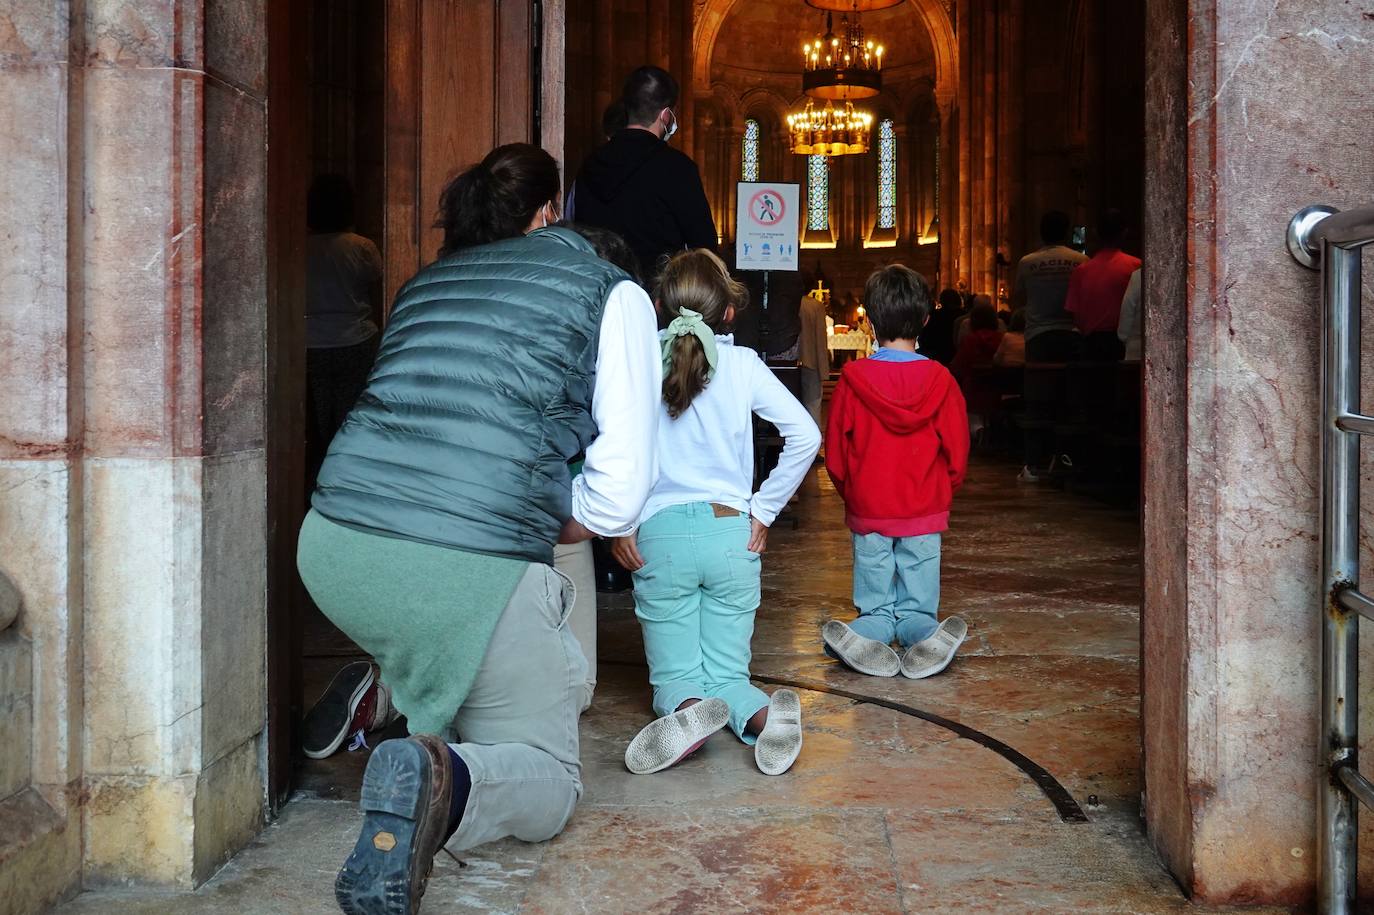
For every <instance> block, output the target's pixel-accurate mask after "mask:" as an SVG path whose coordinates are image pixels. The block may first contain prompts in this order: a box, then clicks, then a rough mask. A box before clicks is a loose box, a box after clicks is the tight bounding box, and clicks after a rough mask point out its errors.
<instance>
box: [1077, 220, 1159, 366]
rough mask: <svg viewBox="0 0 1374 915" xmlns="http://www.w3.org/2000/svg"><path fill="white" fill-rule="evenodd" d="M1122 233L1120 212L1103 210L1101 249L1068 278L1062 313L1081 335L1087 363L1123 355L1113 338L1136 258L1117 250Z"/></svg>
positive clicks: (1118, 358)
mask: <svg viewBox="0 0 1374 915" xmlns="http://www.w3.org/2000/svg"><path fill="white" fill-rule="evenodd" d="M1126 232H1127V225H1126V219H1125V217H1124V216H1122V214H1121V211H1120V210H1106V211H1104V212H1103V213H1102V217H1101V219H1099V220H1098V225H1097V238H1098V241H1099V242H1100V244H1101V246H1102V247H1101V248H1100V249H1099V250H1098V252H1097V254H1096V255H1094V256H1093V258H1092V260H1090V261H1088V262H1087V263H1086V264H1083V265H1081V266H1080V267H1078V268H1077V269H1076V270H1074V272H1073V274H1072V275H1071V276H1070V277H1069V296H1068V299H1067V300H1066V301H1065V303H1064V310H1065V311H1067V312H1068V313H1069V314H1071V315H1073V320H1074V324H1075V325H1076V326H1077V327H1078V332H1079V333H1081V334H1082V335H1083V358H1084V359H1085V360H1087V361H1089V362H1120V361H1121V359H1122V357H1123V356H1124V355H1125V348H1124V347H1123V346H1122V343H1121V340H1120V338H1118V337H1117V335H1116V329H1117V324H1118V323H1119V322H1120V320H1121V299H1122V297H1123V296H1124V295H1125V294H1126V287H1127V286H1128V285H1129V284H1130V282H1131V274H1132V273H1135V272H1136V271H1137V270H1139V269H1140V258H1138V257H1133V256H1131V255H1129V254H1127V253H1126V252H1125V251H1122V250H1121V245H1122V243H1123V242H1125V240H1126Z"/></svg>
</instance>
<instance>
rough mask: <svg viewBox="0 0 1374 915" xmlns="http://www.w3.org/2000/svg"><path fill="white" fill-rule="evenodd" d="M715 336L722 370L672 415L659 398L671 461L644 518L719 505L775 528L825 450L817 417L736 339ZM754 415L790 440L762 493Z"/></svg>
mask: <svg viewBox="0 0 1374 915" xmlns="http://www.w3.org/2000/svg"><path fill="white" fill-rule="evenodd" d="M716 340H717V343H718V344H719V354H720V358H719V360H718V361H717V364H716V373H715V375H714V376H713V377H712V379H711V381H710V383H709V384H707V385H706V389H705V390H704V391H702V392H701V393H700V394H698V395H697V396H696V399H695V400H693V401H692V404H691V406H689V407H688V408H687V410H686V411H685V412H684V413H683V414H682V415H681V416H679V417H678V418H677V419H673V418H671V417H670V416H669V415H668V410H667V407H666V406H664V405H663V403H662V399H661V398H660V399H659V404H658V411H659V414H658V451H659V453H660V454H662V455H664V456H665V457H666V458H667V459H666V460H665V461H664V462H663V464H662V466H661V467H660V468H659V475H658V482H657V483H655V484H654V488H653V492H652V493H650V495H649V501H648V502H647V503H646V504H645V506H644V511H643V513H642V514H641V515H640V523H643V522H644V521H647V520H648V519H649V518H650V517H652V516H653V515H654V514H655V513H657V512H659V511H661V510H662V509H665V508H669V507H671V506H674V505H685V504H688V503H691V502H714V503H716V504H719V505H728V506H729V507H730V508H733V509H736V510H738V511H741V512H748V513H749V514H751V515H753V516H754V517H755V518H757V519H758V520H759V521H761V522H763V523H764V524H767V525H771V524H772V523H773V521H774V519H776V518H777V516H778V512H780V511H782V509H783V507H784V506H786V505H787V500H788V499H790V498H792V494H793V493H794V492H796V491H797V487H798V486H800V485H801V482H802V478H803V477H805V476H806V472H807V470H809V469H810V467H811V462H812V460H813V459H814V458H815V457H816V452H817V451H818V450H820V447H821V433H820V430H819V429H817V428H816V422H815V420H813V419H812V418H811V414H810V413H808V412H807V410H806V408H805V407H803V406H802V405H801V403H799V402H798V401H797V398H795V397H793V396H792V393H791V392H790V391H788V390H787V388H785V387H783V384H782V382H780V381H778V379H777V377H776V376H775V375H774V374H773V373H772V372H771V371H769V369H768V366H766V365H764V364H763V360H761V359H760V358H759V357H758V355H757V354H756V353H755V352H754V351H753V350H750V349H744V348H742V347H737V346H735V345H734V344H733V338H732V337H728V336H726V337H717V338H716ZM654 390H655V392H657V391H658V390H659V388H658V387H657V386H655V388H654ZM755 413H757V414H758V415H759V416H760V417H762V418H763V419H765V420H767V421H768V422H771V423H772V424H773V425H775V426H777V427H778V431H779V432H781V433H782V436H783V439H784V442H785V444H784V445H783V450H782V456H781V457H780V458H779V459H778V466H777V467H775V468H774V469H773V472H772V473H771V474H769V475H768V479H767V480H765V481H764V482H763V485H762V486H760V487H759V491H758V492H757V493H754V491H753V490H754V422H753V415H754V414H755Z"/></svg>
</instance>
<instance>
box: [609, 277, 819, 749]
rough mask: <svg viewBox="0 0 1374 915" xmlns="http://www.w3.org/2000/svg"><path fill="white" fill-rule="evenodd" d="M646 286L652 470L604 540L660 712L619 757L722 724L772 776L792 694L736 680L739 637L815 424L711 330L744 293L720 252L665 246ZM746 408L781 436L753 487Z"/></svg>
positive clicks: (810, 450)
mask: <svg viewBox="0 0 1374 915" xmlns="http://www.w3.org/2000/svg"><path fill="white" fill-rule="evenodd" d="M656 298H657V304H658V307H659V309H660V310H661V311H662V312H663V313H664V315H665V316H672V318H673V320H672V323H671V324H670V325H669V327H668V329H667V330H666V331H664V332H663V334H662V341H663V366H664V380H663V404H662V413H661V414H660V416H659V424H658V462H659V476H658V481H657V483H655V485H654V487H653V490H652V491H651V493H650V495H649V501H648V503H647V504H646V506H645V508H644V512H643V514H642V515H641V518H640V526H639V529H638V531H637V532H636V533H635V534H631V535H630V536H627V537H622V538H619V539H618V540H617V541H616V542H615V544H614V545H613V552H614V554H615V556H616V558H617V559H618V560H619V561H620V562H621V564H622V565H624V566H625V567H626V568H628V569H630V570H631V571H632V572H633V573H634V581H635V615H636V616H638V617H639V621H640V625H641V627H642V629H643V633H644V650H645V655H646V657H647V659H648V662H649V682H650V683H651V685H652V686H653V690H654V711H655V712H656V713H657V714H658V715H660V716H662V717H660V718H658V719H657V720H656V721H654V722H652V723H650V724H649V725H648V726H646V727H645V728H644V729H643V730H642V731H640V732H639V734H638V736H636V737H635V738H634V740H633V741H631V742H630V745H629V747H628V748H627V749H626V751H625V764H626V766H627V767H629V769H630V770H631V771H632V772H636V773H648V772H657V771H659V770H661V769H666V768H667V767H669V766H671V765H673V764H674V763H676V762H677V761H679V760H681V759H682V758H683V757H685V756H687V755H688V754H690V753H692V752H693V751H695V750H696V749H697V748H698V747H700V746H701V744H702V743H704V742H705V740H706V738H707V737H709V736H711V734H713V733H715V732H716V731H718V730H720V729H721V728H723V727H725V726H726V725H727V724H728V725H730V727H731V728H732V729H733V730H734V732H735V734H737V735H738V736H739V738H740V739H741V740H742V741H744V742H745V743H746V744H753V745H754V757H755V760H756V761H757V763H758V766H759V768H760V769H761V770H762V771H764V772H766V773H768V774H770V775H778V774H781V773H782V772H785V771H787V769H788V768H789V767H791V765H792V763H793V762H794V761H795V760H796V758H797V754H798V753H799V752H800V751H801V740H802V731H801V705H800V702H799V700H798V698H797V694H796V693H794V692H792V691H791V690H787V689H780V690H778V691H776V692H775V693H774V694H773V695H772V697H771V699H770V697H769V696H768V695H767V694H765V693H764V692H762V691H761V690H760V689H758V688H757V687H756V686H754V685H753V684H752V683H750V682H749V658H750V652H749V642H750V639H751V638H752V637H753V632H754V613H755V611H757V609H758V606H759V597H760V583H759V578H760V570H761V565H760V554H762V553H763V551H764V548H765V546H766V545H767V542H768V527H769V525H771V524H772V523H773V520H774V519H775V518H776V517H777V515H778V512H780V511H781V510H782V508H783V507H784V506H785V505H786V504H787V500H788V499H790V498H791V497H792V494H793V493H794V492H796V490H797V487H798V486H800V485H801V481H802V478H803V477H804V476H805V474H806V473H807V471H808V470H809V469H810V467H811V462H812V460H813V459H814V458H815V456H816V451H817V450H818V449H819V448H820V431H819V430H818V429H817V428H816V423H815V421H814V420H812V418H811V416H810V414H809V413H808V412H807V411H806V408H805V407H803V406H802V405H801V404H800V403H799V402H798V401H797V399H796V398H795V397H793V396H792V394H791V393H789V392H788V390H787V389H786V388H785V387H783V385H782V383H781V382H779V381H778V379H777V378H776V377H775V376H774V375H773V373H772V372H771V371H769V369H768V367H767V366H765V365H764V364H763V362H762V361H761V360H760V359H759V357H758V356H757V355H756V354H755V353H754V352H753V351H752V350H749V349H744V348H740V347H736V346H734V344H733V342H732V338H731V337H729V336H721V335H719V331H720V330H721V329H722V328H724V327H725V326H727V325H729V324H730V322H731V321H733V320H734V314H735V309H736V308H737V307H740V306H742V305H743V303H744V299H745V293H744V289H743V287H741V286H740V284H739V283H736V282H735V281H734V280H732V279H731V278H730V275H729V273H728V272H727V270H726V269H725V265H724V264H723V263H721V260H720V258H718V257H716V256H715V255H714V254H712V253H710V252H709V251H704V250H698V251H688V252H684V253H682V254H679V255H677V256H676V257H674V258H673V259H672V260H671V261H670V262H669V263H668V265H667V266H666V267H665V268H664V271H663V273H662V274H661V275H660V277H659V281H658V285H657V288H656ZM755 414H757V415H758V416H760V417H762V418H763V419H765V420H767V421H769V422H771V423H773V425H775V426H777V428H778V430H779V431H780V432H781V433H782V436H783V439H784V441H785V445H784V447H783V452H782V456H781V458H780V459H779V461H778V465H777V467H776V468H775V469H774V470H773V472H772V473H771V474H770V475H769V477H768V479H767V480H765V481H764V483H763V485H762V486H761V487H759V491H758V492H757V493H756V492H754V491H753V474H754V439H753V417H754V415H755Z"/></svg>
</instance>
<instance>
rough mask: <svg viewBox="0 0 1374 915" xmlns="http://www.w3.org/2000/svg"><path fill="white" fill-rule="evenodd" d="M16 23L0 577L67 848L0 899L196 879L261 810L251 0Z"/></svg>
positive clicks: (34, 822) (37, 825)
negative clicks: (19, 640) (26, 659)
mask: <svg viewBox="0 0 1374 915" xmlns="http://www.w3.org/2000/svg"><path fill="white" fill-rule="evenodd" d="M10 9H11V10H12V11H13V12H12V13H11V14H10V16H9V18H8V19H7V23H9V24H12V25H14V26H15V28H14V29H13V31H12V32H11V36H17V40H10V39H9V38H7V40H6V45H5V55H4V57H3V60H4V61H5V63H3V64H0V66H4V67H6V72H5V73H4V79H3V81H0V91H3V92H4V93H5V95H6V97H7V100H6V108H5V110H7V111H10V112H15V113H17V116H15V117H12V118H10V119H9V120H8V121H7V124H8V126H7V127H6V128H4V129H0V144H3V146H4V151H5V153H6V156H5V159H6V161H8V162H11V163H17V165H14V166H13V167H11V168H9V169H6V170H5V178H3V179H0V181H2V182H3V185H0V186H2V187H3V188H4V189H3V191H0V201H3V205H0V212H3V213H4V214H5V217H4V218H5V219H7V220H8V221H9V224H8V225H7V226H6V229H5V234H6V236H7V237H10V238H12V239H14V240H15V243H16V244H17V246H18V257H17V259H16V260H15V261H13V263H16V264H18V265H19V267H20V269H17V270H11V271H7V272H6V274H5V279H4V281H3V282H4V283H5V290H4V300H5V303H6V307H5V308H4V309H0V313H3V315H4V317H3V318H0V321H4V322H6V323H7V325H8V322H14V323H13V325H12V326H7V330H10V331H12V333H10V334H6V337H7V339H10V340H12V341H14V345H13V346H11V347H10V348H9V349H7V353H9V354H11V355H10V358H8V359H7V360H6V364H5V365H4V367H3V368H2V369H0V371H3V372H5V373H7V378H8V381H9V384H8V385H7V389H8V390H10V391H11V392H13V394H12V396H11V397H10V399H9V400H8V401H7V409H6V410H5V411H3V417H4V419H3V425H2V426H0V474H3V475H5V476H7V477H8V479H0V542H4V543H5V544H6V545H7V548H6V551H5V553H4V556H3V559H0V565H3V568H0V573H3V574H5V575H7V576H9V577H11V578H12V579H13V580H14V582H15V585H16V586H17V589H18V591H19V593H20V595H21V598H22V601H23V607H24V610H23V613H22V614H21V617H20V621H19V624H18V625H19V627H20V629H21V631H22V632H23V633H24V635H25V636H26V637H28V638H29V639H30V640H31V641H32V645H33V684H34V693H33V695H34V702H33V708H34V712H35V717H34V724H33V736H34V742H33V753H32V764H33V765H32V783H33V787H34V789H35V791H36V792H37V793H38V794H39V795H40V797H41V799H42V800H43V802H44V804H45V805H46V809H47V813H42V814H40V813H34V812H33V811H32V810H30V813H29V815H28V816H27V820H28V821H29V825H30V826H31V827H32V828H34V829H35V831H36V832H37V833H38V834H53V835H56V834H58V833H59V832H61V830H62V829H65V830H66V833H65V834H66V839H65V840H63V841H62V842H59V843H57V844H56V845H54V846H53V847H51V848H50V849H48V853H47V854H46V855H45V856H44V859H43V860H41V861H37V862H33V869H29V870H27V871H25V870H22V869H21V868H19V867H17V866H15V867H11V866H10V864H11V863H12V862H6V866H5V867H4V868H3V871H4V874H5V876H4V878H3V880H0V890H4V891H5V895H6V900H7V903H10V902H13V901H14V900H13V898H11V897H10V896H9V891H10V890H14V889H15V888H16V887H18V888H20V889H24V888H27V889H29V890H32V891H34V892H37V893H48V894H50V895H51V894H60V893H61V892H63V891H64V890H65V889H66V888H67V887H69V886H70V885H71V884H72V883H73V881H74V880H75V879H76V875H77V873H78V871H76V870H74V865H75V864H76V863H78V862H79V866H80V870H79V874H80V878H81V880H82V882H84V883H85V884H86V885H88V886H89V885H98V884H101V883H113V882H124V881H129V880H136V881H149V882H158V883H167V884H178V885H189V884H191V883H193V882H195V881H197V880H200V879H203V878H204V877H206V876H208V875H209V874H210V873H212V872H213V871H214V869H215V868H216V867H218V865H219V864H220V863H222V862H223V861H224V860H226V859H227V857H228V855H229V854H230V853H232V851H234V850H235V849H236V848H238V847H239V846H241V845H242V844H243V843H245V842H246V841H247V840H248V839H249V838H251V837H252V835H253V834H254V833H255V832H256V830H257V829H258V828H259V826H260V825H261V823H262V817H263V809H264V806H263V801H264V787H263V768H262V761H263V746H262V742H261V739H260V738H261V732H262V727H263V709H264V703H265V675H264V657H265V650H264V631H265V619H266V617H265V577H264V576H265V560H266V547H265V535H266V518H265V510H264V506H265V480H266V470H265V459H264V454H263V441H262V407H263V357H264V336H263V331H264V323H265V316H264V300H265V277H266V266H265V265H266V250H265V246H264V241H263V237H264V232H263V228H264V213H265V206H266V201H265V199H264V194H263V188H264V184H265V175H264V163H265V153H266V136H265V114H266V78H265V73H264V63H265V58H264V55H265V44H266V42H265V28H264V24H263V19H262V15H263V3H262V2H261V0H258V2H248V3H241V4H234V5H225V4H218V3H215V4H206V5H204V6H201V5H189V6H188V5H184V4H177V5H175V6H167V5H160V6H159V5H147V4H130V3H126V2H118V0H88V2H86V3H85V4H83V6H82V7H81V12H82V15H79V16H75V15H74V14H73V11H72V10H71V9H70V8H69V7H68V5H67V4H66V3H56V4H54V3H52V2H46V0H45V2H38V0H33V2H19V3H16V4H12V5H11V7H10ZM72 28H74V29H76V30H77V31H76V32H75V33H72V32H69V29H72ZM12 49H18V51H17V52H14V51H12ZM11 61H16V63H15V65H14V66H13V68H12V69H11V68H10V67H9V63H10V62H11ZM44 817H50V818H51V819H52V820H53V822H57V823H59V824H60V825H59V826H58V827H55V828H54V829H51V830H48V833H44V832H43V828H42V826H43V822H45V820H44ZM76 817H79V827H78V826H75V824H74V823H73V822H72V821H73V819H74V818H76ZM6 821H7V822H8V821H9V817H8V816H6ZM12 834H13V831H12ZM131 839H133V840H131ZM74 854H75V855H78V856H80V857H73V855H74ZM32 898H37V897H32ZM22 908H23V906H21V909H22Z"/></svg>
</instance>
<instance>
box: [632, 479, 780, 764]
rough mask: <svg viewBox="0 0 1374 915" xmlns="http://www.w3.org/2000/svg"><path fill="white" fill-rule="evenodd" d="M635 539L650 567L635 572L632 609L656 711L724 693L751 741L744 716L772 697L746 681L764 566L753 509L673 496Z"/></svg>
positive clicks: (735, 723)
mask: <svg viewBox="0 0 1374 915" xmlns="http://www.w3.org/2000/svg"><path fill="white" fill-rule="evenodd" d="M638 541H639V553H640V555H641V556H643V557H644V568H642V569H640V570H639V571H638V572H636V573H634V582H635V615H636V616H638V617H639V624H640V627H641V629H642V630H643V632H644V655H645V657H646V659H647V660H648V662H649V683H650V684H651V685H652V686H653V688H654V712H655V713H656V714H658V715H660V716H663V715H669V714H672V713H673V712H674V711H676V710H677V707H678V706H679V705H681V704H682V703H683V702H685V701H687V700H688V699H710V698H714V697H719V698H721V699H724V700H725V702H726V704H727V705H729V706H730V728H731V729H732V730H733V731H734V732H735V734H736V735H738V736H739V738H740V739H741V740H743V741H744V742H745V743H749V744H752V743H753V742H754V737H753V735H750V734H746V733H745V732H744V726H745V724H747V723H748V721H749V719H750V718H751V717H752V716H753V715H754V714H755V713H756V712H758V710H759V709H762V708H767V707H768V695H767V694H766V693H765V692H763V690H761V689H759V688H758V687H756V686H754V684H752V683H750V682H749V658H750V652H749V643H750V640H752V639H753V637H754V612H755V611H756V610H758V607H759V595H760V585H759V577H760V572H761V569H762V564H761V560H760V558H759V554H758V553H753V552H750V551H749V516H748V515H747V514H739V513H735V514H728V513H727V512H723V511H722V510H721V509H717V508H715V507H713V506H712V505H710V504H708V503H706V502H694V503H692V504H690V505H675V506H673V507H671V508H665V509H663V510H662V511H660V512H658V513H657V514H655V515H654V516H653V517H652V518H650V519H649V520H648V521H646V522H644V524H642V525H641V526H640V528H639V536H638Z"/></svg>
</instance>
